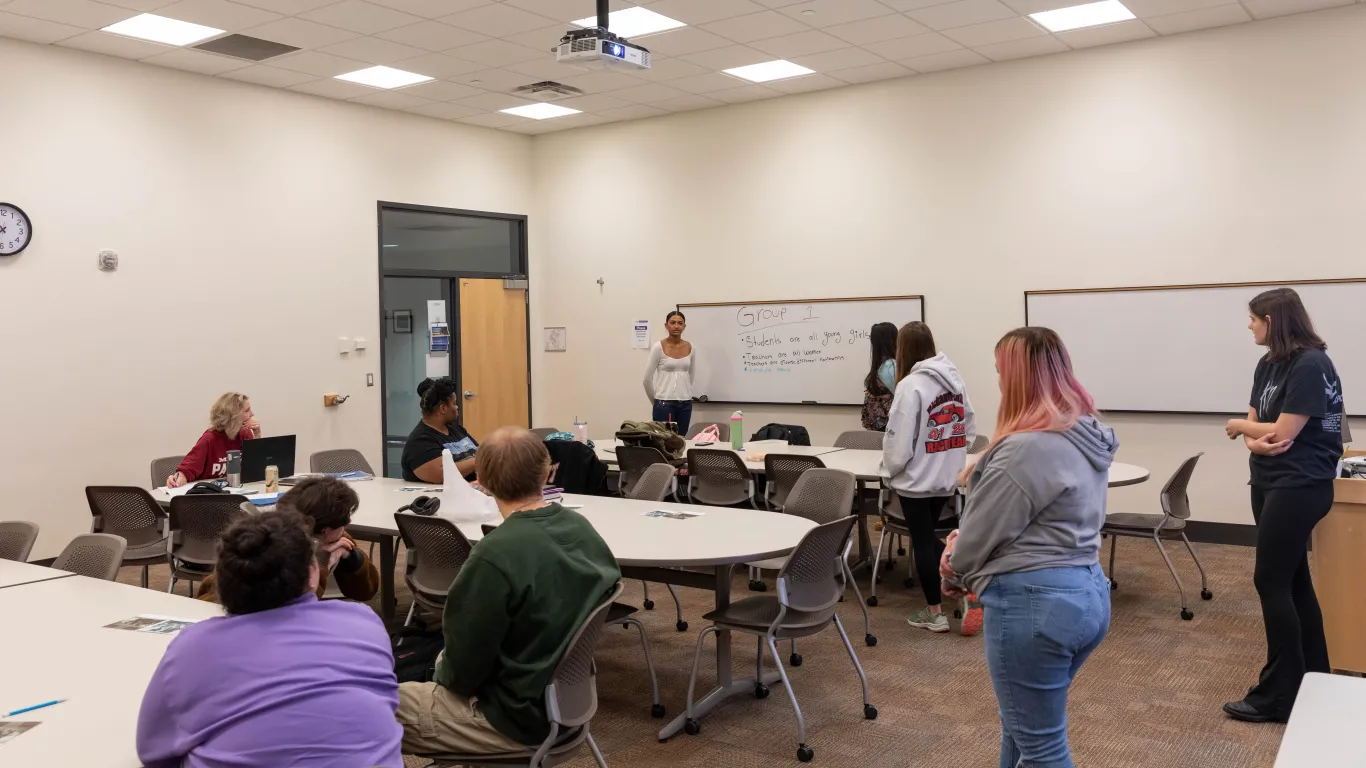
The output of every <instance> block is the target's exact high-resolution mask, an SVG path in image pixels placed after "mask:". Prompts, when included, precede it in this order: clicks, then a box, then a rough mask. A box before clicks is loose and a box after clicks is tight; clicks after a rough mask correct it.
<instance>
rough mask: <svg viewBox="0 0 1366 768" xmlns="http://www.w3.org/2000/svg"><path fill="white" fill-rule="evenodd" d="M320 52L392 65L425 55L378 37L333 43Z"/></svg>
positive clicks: (414, 49)
mask: <svg viewBox="0 0 1366 768" xmlns="http://www.w3.org/2000/svg"><path fill="white" fill-rule="evenodd" d="M320 50H321V51H322V52H323V53H330V54H333V55H336V56H342V57H345V58H348V59H355V60H357V61H364V62H369V63H370V64H393V63H394V62H396V61H402V60H404V59H411V58H415V57H417V56H423V55H425V54H426V51H423V50H422V49H421V48H414V47H412V46H411V45H404V44H403V43H395V42H393V41H391V40H381V39H379V38H378V37H357V38H356V39H354V40H346V41H343V42H340V43H333V44H332V45H329V46H327V47H325V48H321V49H320Z"/></svg>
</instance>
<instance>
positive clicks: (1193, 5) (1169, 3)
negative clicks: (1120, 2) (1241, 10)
mask: <svg viewBox="0 0 1366 768" xmlns="http://www.w3.org/2000/svg"><path fill="white" fill-rule="evenodd" d="M1227 2H1228V0H1124V7H1126V8H1128V9H1129V10H1130V11H1133V13H1134V15H1135V16H1138V17H1139V18H1141V19H1146V18H1148V17H1149V16H1169V15H1171V14H1173V13H1185V12H1186V11H1198V10H1200V9H1201V8H1213V7H1214V6H1216V5H1224V4H1225V3H1227Z"/></svg>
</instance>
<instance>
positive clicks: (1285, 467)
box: [1224, 288, 1343, 722]
mask: <svg viewBox="0 0 1366 768" xmlns="http://www.w3.org/2000/svg"><path fill="white" fill-rule="evenodd" d="M1248 311H1249V313H1250V314H1251V316H1252V322H1251V323H1250V324H1249V325H1248V329H1249V330H1251V331H1252V336H1253V339H1254V340H1255V341H1256V342H1257V343H1258V344H1260V345H1262V346H1265V347H1268V348H1269V351H1268V352H1267V354H1266V356H1264V357H1263V358H1262V359H1261V361H1260V362H1258V363H1257V372H1256V374H1255V375H1254V376H1253V383H1252V399H1251V402H1249V403H1248V411H1247V418H1246V419H1230V420H1229V422H1228V427H1227V429H1226V430H1225V431H1226V432H1227V433H1228V436H1229V439H1233V438H1236V437H1238V436H1239V435H1242V437H1243V441H1244V442H1245V443H1246V444H1247V447H1248V449H1249V450H1251V451H1252V457H1251V465H1252V482H1251V486H1252V518H1253V520H1255V521H1256V523H1257V564H1256V567H1255V570H1254V572H1253V577H1252V581H1253V583H1254V584H1255V585H1256V587H1257V596H1258V597H1259V598H1260V599H1261V603H1262V621H1263V623H1264V624H1265V625H1266V644H1267V654H1266V658H1267V662H1266V666H1264V667H1262V673H1261V676H1260V678H1259V679H1258V682H1257V684H1256V685H1255V686H1253V687H1252V689H1251V690H1250V691H1248V694H1247V696H1246V697H1245V698H1243V699H1242V700H1241V701H1231V702H1229V703H1227V704H1225V705H1224V711H1225V712H1227V713H1228V714H1229V716H1230V717H1233V718H1236V719H1238V720H1246V721H1248V722H1284V721H1285V720H1286V718H1288V717H1289V716H1290V708H1291V707H1292V706H1293V705H1294V703H1295V696H1296V694H1297V693H1298V692H1299V689H1300V681H1301V680H1302V679H1303V678H1304V673H1305V672H1328V671H1329V665H1328V643H1327V641H1326V640H1325V639H1324V635H1323V614H1322V613H1321V612H1320V611H1319V601H1318V598H1317V597H1316V596H1315V595H1314V583H1313V581H1312V580H1311V579H1310V576H1309V558H1308V555H1307V553H1306V549H1307V546H1308V543H1309V534H1310V533H1311V532H1313V530H1314V526H1315V525H1317V524H1318V522H1319V520H1321V519H1323V516H1324V515H1326V514H1328V510H1329V508H1330V507H1332V506H1333V478H1334V476H1335V474H1336V471H1337V463H1338V460H1339V459H1340V458H1341V457H1342V420H1343V409H1342V381H1341V380H1340V379H1339V378H1338V372H1337V369H1336V368H1334V367H1333V361H1332V360H1330V359H1328V354H1327V353H1326V352H1325V351H1324V350H1325V349H1327V345H1326V344H1324V343H1323V340H1322V339H1320V338H1319V337H1318V335H1316V334H1315V333H1314V326H1313V323H1311V322H1310V320H1309V313H1308V312H1306V311H1305V309H1304V304H1303V303H1302V302H1301V301H1300V297H1299V294H1297V293H1295V292H1294V291H1293V290H1291V289H1289V288H1276V289H1274V290H1270V291H1266V292H1264V293H1261V294H1258V295H1257V297H1256V298H1254V299H1253V300H1252V301H1251V302H1250V303H1249V304H1248Z"/></svg>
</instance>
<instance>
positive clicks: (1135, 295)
mask: <svg viewBox="0 0 1366 768" xmlns="http://www.w3.org/2000/svg"><path fill="white" fill-rule="evenodd" d="M1277 287H1286V288H1293V289H1295V291H1297V292H1298V293H1299V294H1300V298H1301V299H1302V300H1303V301H1304V305H1305V307H1306V308H1307V309H1308V310H1309V316H1310V318H1311V319H1312V320H1313V322H1314V330H1315V331H1316V332H1317V333H1318V334H1319V336H1321V337H1322V338H1323V340H1324V341H1325V342H1326V343H1327V344H1328V356H1329V357H1330V358H1332V360H1333V364H1334V365H1335V366H1336V367H1337V369H1338V374H1339V376H1341V378H1342V386H1343V402H1344V404H1345V405H1346V407H1347V410H1348V413H1349V414H1350V415H1360V414H1366V343H1364V341H1363V340H1366V280H1353V281H1323V282H1305V283H1265V284H1253V285H1247V284H1241V285H1197V286H1173V287H1158V288H1139V289H1107V290H1096V291H1075V292H1073V291H1058V292H1048V291H1040V292H1029V293H1026V294H1025V322H1026V323H1028V324H1029V325H1041V326H1045V327H1048V328H1052V329H1053V330H1055V331H1057V332H1058V335H1059V336H1061V337H1062V340H1063V343H1064V344H1066V345H1067V349H1068V351H1069V352H1070V353H1071V355H1072V364H1073V366H1074V367H1075V368H1076V371H1077V377H1078V378H1079V379H1080V380H1081V383H1082V384H1083V385H1085V386H1086V388H1087V389H1088V390H1090V392H1091V394H1092V395H1093V396H1094V397H1095V399H1096V407H1098V408H1100V409H1102V410H1111V411H1162V412H1186V413H1238V414H1245V413H1247V406H1248V400H1249V399H1250V397H1251V393H1252V374H1253V371H1254V370H1255V369H1256V367H1257V361H1258V360H1259V359H1260V358H1261V356H1262V355H1263V354H1265V353H1266V348H1265V347H1259V346H1257V345H1255V344H1253V343H1252V331H1249V330H1248V329H1247V324H1248V313H1247V303H1248V301H1249V300H1250V299H1251V298H1252V297H1253V296H1256V295H1257V294H1258V293H1261V292H1262V291H1265V290H1269V289H1271V288H1277Z"/></svg>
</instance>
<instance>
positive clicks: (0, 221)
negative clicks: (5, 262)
mask: <svg viewBox="0 0 1366 768" xmlns="http://www.w3.org/2000/svg"><path fill="white" fill-rule="evenodd" d="M32 239H33V225H32V224H31V223H30V222H29V220H28V216H27V215H25V214H24V212H23V211H21V210H19V207H18V206H14V205H10V204H9V203H0V256H13V255H14V254H16V253H18V252H20V251H22V250H24V249H25V248H27V247H28V244H29V241H31V240H32Z"/></svg>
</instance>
